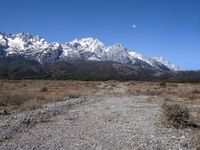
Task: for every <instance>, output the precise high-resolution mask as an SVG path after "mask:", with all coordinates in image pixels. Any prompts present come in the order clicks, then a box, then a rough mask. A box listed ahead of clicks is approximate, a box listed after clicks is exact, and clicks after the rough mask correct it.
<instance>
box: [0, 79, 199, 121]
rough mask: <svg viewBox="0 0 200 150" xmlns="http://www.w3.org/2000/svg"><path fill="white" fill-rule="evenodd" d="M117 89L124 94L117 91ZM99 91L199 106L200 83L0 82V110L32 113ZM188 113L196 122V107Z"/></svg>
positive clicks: (197, 113)
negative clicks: (46, 104)
mask: <svg viewBox="0 0 200 150" xmlns="http://www.w3.org/2000/svg"><path fill="white" fill-rule="evenodd" d="M102 85H103V86H102ZM121 87H123V89H124V91H119V90H118V89H121ZM99 89H107V93H105V96H106V95H107V96H124V95H125V96H132V95H147V96H150V98H151V100H153V97H154V96H159V97H161V98H163V99H165V100H167V99H168V101H170V102H172V103H173V102H176V103H177V102H178V103H182V104H200V84H192V83H165V82H161V83H160V82H139V81H137V82H136V81H129V82H118V81H106V82H101V81H96V82H94V81H63V80H1V81H0V108H1V110H6V111H7V112H9V113H11V112H15V111H27V110H34V109H37V108H40V107H41V105H42V104H45V103H49V102H53V101H59V100H67V99H72V98H78V97H83V96H92V95H94V94H95V93H96V92H97V91H98V90H99ZM11 110H12V111H11ZM190 111H191V113H192V115H193V116H195V118H196V120H200V119H199V116H200V110H199V108H198V107H197V108H192V110H190ZM7 112H6V113H7Z"/></svg>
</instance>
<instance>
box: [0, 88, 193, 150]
mask: <svg viewBox="0 0 200 150" xmlns="http://www.w3.org/2000/svg"><path fill="white" fill-rule="evenodd" d="M101 86H102V88H100V90H99V91H98V92H97V93H96V95H97V96H93V97H87V98H80V99H77V100H76V101H78V102H77V103H74V104H73V105H71V107H64V106H69V103H70V102H68V104H67V105H66V103H65V102H60V105H57V107H56V108H57V109H54V108H55V107H52V105H53V104H51V106H46V107H45V108H46V109H47V108H49V107H51V109H50V110H49V109H48V110H49V111H47V112H48V113H52V112H57V114H54V115H51V116H50V118H49V119H48V120H47V121H45V122H40V123H37V124H35V125H34V126H33V127H31V128H29V129H28V130H25V131H22V132H20V133H17V134H16V135H15V136H14V137H12V138H10V139H9V140H6V141H4V142H2V143H1V145H0V149H4V150H11V149H20V150H23V149H24V150H29V149H39V150H51V149H52V150H53V149H56V150H62V149H63V150H74V149H75V150H76V149H77V150H88V149H92V150H104V149H105V150H110V149H113V150H117V149H123V150H126V149H152V150H153V149H164V150H165V149H195V145H194V144H193V143H191V141H192V140H193V138H195V137H194V136H193V134H194V131H192V130H191V129H185V130H177V129H166V128H161V127H158V126H157V125H156V123H157V120H158V116H159V111H160V110H159V108H160V107H159V103H158V102H159V100H160V99H159V98H157V100H155V101H153V102H152V101H148V100H149V97H147V96H131V97H128V96H126V97H124V96H123V97H117V96H106V93H108V92H109V89H110V87H108V86H107V85H101ZM120 87H121V88H120ZM113 90H116V91H117V92H124V90H126V89H125V88H124V86H123V85H121V86H119V87H117V88H114V89H113ZM72 101H73V100H72ZM58 108H59V109H58ZM18 117H20V116H18ZM1 130H2V126H1Z"/></svg>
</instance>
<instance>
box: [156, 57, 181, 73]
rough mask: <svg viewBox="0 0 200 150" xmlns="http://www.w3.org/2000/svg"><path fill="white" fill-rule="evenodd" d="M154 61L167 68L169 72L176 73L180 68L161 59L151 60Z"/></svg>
mask: <svg viewBox="0 0 200 150" xmlns="http://www.w3.org/2000/svg"><path fill="white" fill-rule="evenodd" d="M153 59H154V60H155V61H157V62H159V63H161V64H163V65H165V66H167V67H168V68H170V69H171V70H174V71H178V70H180V68H179V67H178V66H176V65H174V64H171V63H169V62H168V61H167V60H166V59H164V58H163V57H158V56H157V57H154V58H153Z"/></svg>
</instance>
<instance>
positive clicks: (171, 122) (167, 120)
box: [161, 102, 190, 128]
mask: <svg viewBox="0 0 200 150" xmlns="http://www.w3.org/2000/svg"><path fill="white" fill-rule="evenodd" d="M161 109H162V111H161V121H162V123H163V125H164V126H166V127H175V128H184V127H187V126H188V125H189V124H190V113H189V110H188V108H187V107H185V106H183V105H180V104H167V103H166V102H165V103H163V104H162V106H161Z"/></svg>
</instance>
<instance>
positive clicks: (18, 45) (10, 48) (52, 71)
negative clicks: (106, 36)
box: [0, 33, 199, 80]
mask: <svg viewBox="0 0 200 150" xmlns="http://www.w3.org/2000/svg"><path fill="white" fill-rule="evenodd" d="M183 72H184V71H181V69H180V68H179V67H177V66H176V65H174V64H171V63H169V62H168V61H167V60H165V59H164V58H162V57H153V58H151V57H147V56H143V55H141V54H140V53H138V52H136V51H134V50H130V49H127V48H125V47H124V46H123V45H122V44H115V45H112V46H105V45H104V44H103V43H102V42H101V41H100V40H98V39H95V38H83V39H75V40H73V41H70V42H66V43H58V42H48V41H46V40H45V39H44V38H41V37H40V36H38V35H36V36H34V35H30V34H28V33H18V34H6V33H0V78H8V79H21V78H59V79H77V80H78V79H80V80H108V79H117V80H129V79H130V80H153V79H159V80H163V79H171V80H176V79H177V78H180V77H182V76H183V75H182V74H183ZM180 73H181V75H180ZM195 73H196V72H195ZM177 74H179V76H180V77H177ZM197 74H198V73H197ZM198 77H199V76H198V75H196V74H195V78H193V76H192V78H191V79H190V78H187V79H188V80H193V79H195V80H196V79H198ZM181 79H182V78H181Z"/></svg>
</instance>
